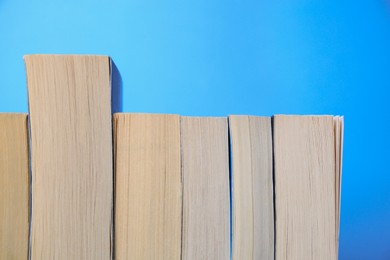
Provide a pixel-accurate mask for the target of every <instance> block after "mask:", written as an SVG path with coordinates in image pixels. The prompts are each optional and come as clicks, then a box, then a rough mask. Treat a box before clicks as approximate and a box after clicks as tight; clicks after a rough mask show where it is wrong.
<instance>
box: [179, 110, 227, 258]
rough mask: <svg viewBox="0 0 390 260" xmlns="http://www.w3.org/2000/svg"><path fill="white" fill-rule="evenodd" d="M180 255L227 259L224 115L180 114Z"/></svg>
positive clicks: (225, 121)
mask: <svg viewBox="0 0 390 260" xmlns="http://www.w3.org/2000/svg"><path fill="white" fill-rule="evenodd" d="M181 146H182V175H183V234H182V237H183V238H182V258H183V259H184V260H187V259H213V260H218V259H229V258H230V209H229V208H230V199H229V196H230V194H229V149H228V125H227V118H210V117H204V118H199V117H181Z"/></svg>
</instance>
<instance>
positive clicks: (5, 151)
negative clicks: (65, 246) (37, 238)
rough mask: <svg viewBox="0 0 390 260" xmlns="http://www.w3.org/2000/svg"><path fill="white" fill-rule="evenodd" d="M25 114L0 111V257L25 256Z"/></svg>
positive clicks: (27, 201)
mask: <svg viewBox="0 0 390 260" xmlns="http://www.w3.org/2000/svg"><path fill="white" fill-rule="evenodd" d="M27 140H28V137H27V115H25V114H2V113H0V260H14V259H15V260H16V259H27V257H28V232H29V225H28V223H29V162H28V143H27Z"/></svg>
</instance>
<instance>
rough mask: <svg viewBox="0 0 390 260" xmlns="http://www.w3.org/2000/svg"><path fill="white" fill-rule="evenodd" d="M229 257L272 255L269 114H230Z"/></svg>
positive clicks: (238, 259)
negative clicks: (230, 254) (262, 115)
mask: <svg viewBox="0 0 390 260" xmlns="http://www.w3.org/2000/svg"><path fill="white" fill-rule="evenodd" d="M229 131H230V146H231V153H230V156H231V175H232V177H231V183H232V185H231V186H232V187H231V193H232V259H233V260H236V259H237V260H240V259H264V260H265V259H269V260H271V259H272V260H273V259H274V200H273V195H274V194H273V180H272V178H273V169H272V168H273V165H272V163H273V161H272V130H271V118H270V117H258V116H229Z"/></svg>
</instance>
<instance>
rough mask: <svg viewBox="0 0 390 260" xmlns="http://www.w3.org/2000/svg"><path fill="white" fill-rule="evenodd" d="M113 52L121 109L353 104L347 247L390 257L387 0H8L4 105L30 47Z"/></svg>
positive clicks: (346, 182)
mask: <svg viewBox="0 0 390 260" xmlns="http://www.w3.org/2000/svg"><path fill="white" fill-rule="evenodd" d="M32 53H76V54H85V53H87V54H107V55H110V56H112V57H113V59H114V61H115V62H116V64H117V67H118V68H119V70H120V72H121V74H122V78H123V86H124V89H123V92H124V93H123V110H124V111H131V112H158V113H179V114H182V115H219V116H221V115H223V116H225V115H228V114H254V115H272V114H276V113H290V114H292V113H298V114H301V113H304V114H341V115H345V146H344V147H345V150H344V172H343V187H342V212H341V214H342V215H341V237H340V259H390V189H389V188H390V187H389V183H390V167H389V161H390V153H389V144H390V140H389V134H388V133H389V131H390V126H389V124H390V118H389V112H390V111H389V110H390V109H389V108H390V107H389V104H388V103H387V102H389V90H388V88H389V87H390V2H389V1H385V0H359V1H342V0H341V1H319V0H317V1H313V0H312V1H308V0H307V1H305V0H301V1H299V0H292V1H271V0H269V1H262V0H259V1H249V0H241V1H229V0H228V1H222V0H208V1H206V0H188V1H157V0H142V1H141V0H137V1H124V0H112V1H101V0H100V1H97V0H77V1H76V0H68V1H56V0H50V1H43V0H29V1H27V0H0V111H2V112H8V111H9V112H27V94H26V83H25V81H26V79H25V72H24V64H23V60H22V56H23V55H24V54H32Z"/></svg>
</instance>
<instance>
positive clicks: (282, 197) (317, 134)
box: [273, 115, 343, 260]
mask: <svg viewBox="0 0 390 260" xmlns="http://www.w3.org/2000/svg"><path fill="white" fill-rule="evenodd" d="M342 125H343V123H342V118H340V117H333V116H283V115H277V116H275V117H274V126H273V130H274V132H273V138H274V160H275V214H276V252H275V258H276V259H277V260H279V259H280V260H282V259H292V260H294V259H296V260H305V259H308V260H309V259H318V260H321V259H324V260H332V259H337V251H338V250H337V248H338V229H339V205H340V204H339V199H340V178H341V154H342V152H341V147H342Z"/></svg>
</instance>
